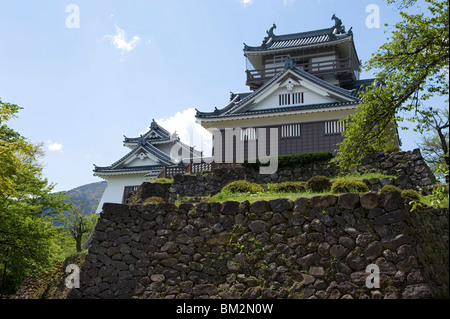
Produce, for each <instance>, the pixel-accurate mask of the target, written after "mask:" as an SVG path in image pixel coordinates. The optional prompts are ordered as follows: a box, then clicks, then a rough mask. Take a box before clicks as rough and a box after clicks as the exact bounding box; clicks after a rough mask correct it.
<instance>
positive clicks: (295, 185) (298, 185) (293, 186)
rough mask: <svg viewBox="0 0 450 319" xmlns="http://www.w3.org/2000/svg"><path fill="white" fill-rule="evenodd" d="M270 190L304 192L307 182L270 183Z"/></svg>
mask: <svg viewBox="0 0 450 319" xmlns="http://www.w3.org/2000/svg"><path fill="white" fill-rule="evenodd" d="M268 189H269V191H273V192H278V193H302V192H304V191H305V183H302V182H283V183H279V184H269V185H268Z"/></svg>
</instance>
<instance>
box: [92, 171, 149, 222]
mask: <svg viewBox="0 0 450 319" xmlns="http://www.w3.org/2000/svg"><path fill="white" fill-rule="evenodd" d="M104 178H105V179H106V180H107V181H108V186H106V189H105V192H104V193H103V196H102V198H101V200H100V202H99V204H98V207H97V211H96V213H97V214H99V213H100V212H101V211H102V207H103V204H104V203H115V204H121V203H122V198H123V191H124V188H125V186H139V185H141V184H142V183H143V182H145V181H146V178H145V177H144V174H136V175H116V176H107V177H104Z"/></svg>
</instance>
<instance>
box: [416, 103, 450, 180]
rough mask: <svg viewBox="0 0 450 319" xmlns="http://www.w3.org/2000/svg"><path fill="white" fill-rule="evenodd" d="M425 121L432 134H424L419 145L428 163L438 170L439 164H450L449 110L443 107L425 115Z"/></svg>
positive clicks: (426, 127) (425, 125) (425, 127)
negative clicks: (429, 114)
mask: <svg viewBox="0 0 450 319" xmlns="http://www.w3.org/2000/svg"><path fill="white" fill-rule="evenodd" d="M423 122H424V129H426V130H427V131H430V134H424V135H422V138H421V141H420V142H419V143H418V145H419V147H420V148H421V150H422V154H423V157H424V159H425V160H426V161H427V163H428V165H429V166H430V167H431V169H432V170H433V171H437V169H438V166H439V165H442V164H444V165H447V166H448V165H449V131H448V130H449V110H448V109H443V110H439V111H437V112H436V113H433V114H431V116H425V117H423ZM447 182H448V181H447Z"/></svg>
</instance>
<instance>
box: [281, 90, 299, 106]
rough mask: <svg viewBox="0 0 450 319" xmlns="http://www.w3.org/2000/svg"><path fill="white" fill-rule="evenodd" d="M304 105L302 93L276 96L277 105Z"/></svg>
mask: <svg viewBox="0 0 450 319" xmlns="http://www.w3.org/2000/svg"><path fill="white" fill-rule="evenodd" d="M303 103H304V94H303V92H295V93H286V94H280V95H279V96H278V105H280V106H284V105H298V104H303Z"/></svg>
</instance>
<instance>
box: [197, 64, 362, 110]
mask: <svg viewBox="0 0 450 319" xmlns="http://www.w3.org/2000/svg"><path fill="white" fill-rule="evenodd" d="M286 65H288V64H286ZM288 74H292V75H295V76H297V77H299V78H301V79H303V80H306V81H309V82H310V83H313V84H315V85H318V86H320V87H322V88H323V89H324V90H326V91H328V92H330V93H332V94H333V95H337V96H340V97H342V101H336V102H333V103H322V104H312V105H308V104H305V105H298V106H290V107H277V108H273V109H263V110H246V111H245V107H246V106H247V105H248V104H249V103H251V101H252V100H254V99H255V98H256V97H258V96H259V95H261V94H263V92H265V91H266V90H267V89H268V87H270V86H271V85H272V84H274V83H275V82H277V81H278V80H281V79H282V78H283V77H284V76H285V75H288ZM369 81H370V80H369ZM369 81H366V82H367V83H369ZM366 82H364V83H366ZM357 83H358V82H357ZM370 83H371V82H370ZM359 91H360V88H359V87H353V88H350V89H344V88H341V87H338V86H335V85H333V84H330V83H328V82H326V81H324V80H322V79H320V78H318V77H316V76H314V75H312V74H310V73H308V72H305V71H303V70H302V69H300V68H298V67H294V66H290V67H285V69H284V71H282V72H280V73H278V74H277V75H275V76H274V77H273V78H272V79H271V80H269V81H268V82H266V83H265V84H264V85H263V86H261V87H260V88H259V89H257V90H256V91H254V92H253V93H250V94H236V95H235V96H234V97H233V99H232V100H231V101H230V102H229V103H228V104H227V105H226V106H225V107H224V108H222V109H220V110H219V109H217V108H216V109H215V111H214V112H200V111H198V110H197V114H196V117H197V118H198V119H208V118H210V119H212V118H222V117H231V116H239V115H243V114H245V115H250V114H265V113H276V112H289V111H298V110H303V109H304V110H306V109H319V108H330V107H339V106H348V105H355V104H358V103H360V102H361V100H360V98H359V95H358V92H359Z"/></svg>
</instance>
